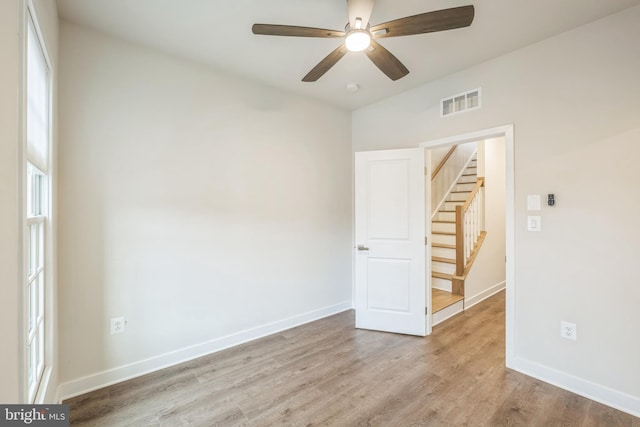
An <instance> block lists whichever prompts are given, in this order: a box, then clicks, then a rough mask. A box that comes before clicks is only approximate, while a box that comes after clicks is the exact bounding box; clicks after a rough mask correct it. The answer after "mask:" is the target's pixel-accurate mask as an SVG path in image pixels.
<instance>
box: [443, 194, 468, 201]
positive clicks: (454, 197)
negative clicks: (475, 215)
mask: <svg viewBox="0 0 640 427" xmlns="http://www.w3.org/2000/svg"><path fill="white" fill-rule="evenodd" d="M468 196H469V193H451V194H449V198H448V200H450V201H461V202H464V201H465V200H467V197H468Z"/></svg>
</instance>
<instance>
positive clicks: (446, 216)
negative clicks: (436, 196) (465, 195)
mask: <svg viewBox="0 0 640 427" xmlns="http://www.w3.org/2000/svg"><path fill="white" fill-rule="evenodd" d="M437 217H438V219H439V220H440V221H455V220H456V213H455V212H438V215H437Z"/></svg>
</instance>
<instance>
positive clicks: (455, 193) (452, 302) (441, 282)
mask: <svg viewBox="0 0 640 427" xmlns="http://www.w3.org/2000/svg"><path fill="white" fill-rule="evenodd" d="M477 180H478V173H477V157H476V155H474V156H473V158H472V160H471V161H470V162H469V164H468V165H467V167H466V168H465V170H464V171H463V172H462V175H461V176H460V178H459V179H458V181H457V182H456V184H455V186H454V187H453V189H452V191H451V192H450V193H449V195H448V196H447V198H446V199H445V202H444V203H443V204H442V205H441V207H440V209H439V210H438V212H437V214H436V215H435V216H434V217H433V220H432V222H431V237H432V243H431V248H432V250H431V255H432V257H431V272H432V273H431V276H432V279H431V286H432V289H433V293H432V309H433V313H434V324H435V323H437V317H440V318H441V321H442V320H444V319H446V318H448V317H450V316H451V315H453V314H455V313H458V312H459V311H462V309H463V300H464V286H463V285H461V282H460V281H459V280H456V278H455V275H456V240H457V239H456V206H463V205H464V204H465V201H466V200H467V198H468V197H469V195H470V194H471V192H472V190H473V188H474V187H475V186H476V182H477ZM440 311H445V312H444V313H440V314H439V315H438V314H437V313H438V312H440Z"/></svg>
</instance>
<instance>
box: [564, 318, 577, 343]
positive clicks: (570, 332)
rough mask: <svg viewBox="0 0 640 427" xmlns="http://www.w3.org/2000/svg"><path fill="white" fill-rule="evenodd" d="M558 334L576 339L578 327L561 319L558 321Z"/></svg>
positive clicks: (569, 338)
mask: <svg viewBox="0 0 640 427" xmlns="http://www.w3.org/2000/svg"><path fill="white" fill-rule="evenodd" d="M560 336H561V337H562V338H566V339H568V340H574V341H575V340H577V339H578V327H577V326H576V324H575V323H570V322H565V321H564V320H563V321H561V322H560Z"/></svg>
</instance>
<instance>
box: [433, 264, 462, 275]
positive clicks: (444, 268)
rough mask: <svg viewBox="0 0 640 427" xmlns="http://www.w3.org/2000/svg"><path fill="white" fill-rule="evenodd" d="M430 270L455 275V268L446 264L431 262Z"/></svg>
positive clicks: (453, 265)
mask: <svg viewBox="0 0 640 427" xmlns="http://www.w3.org/2000/svg"><path fill="white" fill-rule="evenodd" d="M431 270H432V271H435V272H438V273H445V274H455V272H456V266H455V264H449V263H446V262H439V261H431Z"/></svg>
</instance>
